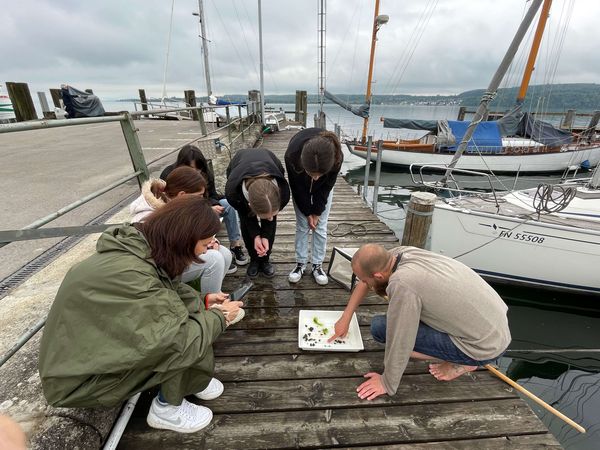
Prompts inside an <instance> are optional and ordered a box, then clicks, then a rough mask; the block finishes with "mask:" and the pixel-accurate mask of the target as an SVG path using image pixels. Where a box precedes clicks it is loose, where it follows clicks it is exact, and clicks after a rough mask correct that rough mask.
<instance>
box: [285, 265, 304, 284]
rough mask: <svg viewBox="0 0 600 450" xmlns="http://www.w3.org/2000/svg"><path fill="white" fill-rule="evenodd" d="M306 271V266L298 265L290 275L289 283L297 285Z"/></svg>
mask: <svg viewBox="0 0 600 450" xmlns="http://www.w3.org/2000/svg"><path fill="white" fill-rule="evenodd" d="M305 270H306V264H302V263H298V264H296V267H295V268H294V270H292V271H291V272H290V274H289V275H288V281H289V282H290V283H297V282H298V281H300V279H301V278H302V275H304V271H305Z"/></svg>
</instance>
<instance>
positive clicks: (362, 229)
mask: <svg viewBox="0 0 600 450" xmlns="http://www.w3.org/2000/svg"><path fill="white" fill-rule="evenodd" d="M372 223H373V222H360V223H352V222H339V223H337V224H335V225H334V226H333V227H331V229H330V230H329V235H330V236H332V237H343V236H348V235H353V236H366V235H367V234H369V233H376V232H378V231H379V229H378V228H379V227H375V228H374V227H371V228H369V227H368V226H367V225H369V224H372ZM342 226H346V227H348V228H349V229H348V231H338V230H339V229H340V228H341V227H342Z"/></svg>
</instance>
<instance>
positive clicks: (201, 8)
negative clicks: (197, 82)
mask: <svg viewBox="0 0 600 450" xmlns="http://www.w3.org/2000/svg"><path fill="white" fill-rule="evenodd" d="M194 15H196V14H194ZM198 20H199V21H200V40H201V42H202V55H203V56H204V78H205V80H206V95H207V96H208V97H210V96H211V95H212V87H211V85H210V67H209V65H208V39H206V27H205V25H204V23H205V21H204V3H203V1H202V0H198Z"/></svg>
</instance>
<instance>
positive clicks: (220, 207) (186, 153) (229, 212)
mask: <svg viewBox="0 0 600 450" xmlns="http://www.w3.org/2000/svg"><path fill="white" fill-rule="evenodd" d="M181 166H188V167H192V168H194V169H196V170H199V171H200V173H202V175H203V176H204V178H206V181H207V183H208V188H207V194H208V195H207V197H208V198H209V199H210V201H211V204H212V205H213V209H214V210H215V211H216V212H217V214H219V216H220V217H222V218H223V222H224V223H225V228H226V229H227V237H228V238H229V248H230V250H231V252H232V253H233V256H234V258H235V263H236V264H237V265H238V266H245V265H246V264H248V258H247V257H246V255H245V254H244V249H243V248H242V241H241V234H240V226H239V224H238V215H237V213H236V211H235V209H234V208H232V207H231V205H230V204H229V202H228V201H227V199H226V198H225V196H224V195H223V194H220V193H218V192H217V188H216V187H215V175H214V173H213V171H212V169H211V168H210V167H209V165H208V162H207V161H206V158H205V157H204V155H203V154H202V152H201V151H200V149H199V148H198V147H196V146H195V145H191V144H187V145H184V146H183V147H181V150H179V153H178V155H177V161H175V163H174V164H171V165H169V166H167V167H165V168H164V170H163V171H162V173H161V174H160V178H161V180H166V179H167V177H168V176H169V174H170V173H171V171H172V170H173V169H175V168H176V167H181Z"/></svg>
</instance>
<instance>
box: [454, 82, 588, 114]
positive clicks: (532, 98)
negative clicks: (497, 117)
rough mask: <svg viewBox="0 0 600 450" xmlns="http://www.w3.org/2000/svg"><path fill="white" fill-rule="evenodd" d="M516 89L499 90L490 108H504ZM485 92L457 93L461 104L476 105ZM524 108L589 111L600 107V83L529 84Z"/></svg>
mask: <svg viewBox="0 0 600 450" xmlns="http://www.w3.org/2000/svg"><path fill="white" fill-rule="evenodd" d="M518 90H519V88H517V87H514V88H506V89H499V90H498V95H497V97H496V98H495V99H494V100H493V101H492V103H491V106H490V109H492V110H493V109H506V108H509V107H510V106H512V105H513V104H514V102H515V98H517V93H518ZM484 92H485V91H484V90H483V89H476V90H473V91H467V92H463V93H461V94H459V96H458V97H459V98H460V100H461V105H464V106H477V105H479V101H480V100H481V96H482V95H483V93H484ZM525 109H531V110H534V111H535V110H536V109H545V110H552V111H564V110H567V109H576V110H586V111H593V110H596V109H600V84H593V83H577V84H555V85H533V86H530V87H529V89H528V91H527V95H526V97H525Z"/></svg>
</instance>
